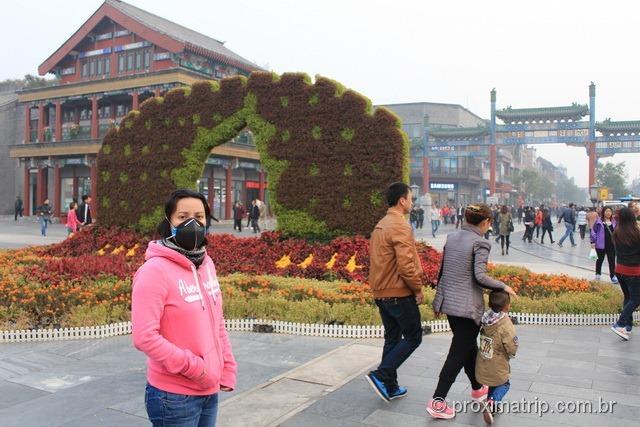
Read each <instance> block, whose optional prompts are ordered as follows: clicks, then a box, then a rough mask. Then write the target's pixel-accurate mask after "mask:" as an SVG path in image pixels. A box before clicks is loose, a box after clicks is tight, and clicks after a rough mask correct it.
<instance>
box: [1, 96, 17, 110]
mask: <svg viewBox="0 0 640 427" xmlns="http://www.w3.org/2000/svg"><path fill="white" fill-rule="evenodd" d="M17 100H18V95H16V94H15V92H0V107H4V106H5V105H7V104H11V103H12V102H15V101H17Z"/></svg>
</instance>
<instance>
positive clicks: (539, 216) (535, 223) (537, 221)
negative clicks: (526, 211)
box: [533, 208, 544, 240]
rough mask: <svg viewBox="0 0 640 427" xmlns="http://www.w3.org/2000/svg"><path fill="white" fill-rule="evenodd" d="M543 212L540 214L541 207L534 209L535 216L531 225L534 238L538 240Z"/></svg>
mask: <svg viewBox="0 0 640 427" xmlns="http://www.w3.org/2000/svg"><path fill="white" fill-rule="evenodd" d="M543 218H544V217H543V214H542V209H541V208H536V210H535V218H534V220H533V226H534V228H535V230H536V240H538V239H539V238H540V229H541V228H542V220H543Z"/></svg>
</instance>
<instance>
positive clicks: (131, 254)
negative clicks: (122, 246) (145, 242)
mask: <svg viewBox="0 0 640 427" xmlns="http://www.w3.org/2000/svg"><path fill="white" fill-rule="evenodd" d="M136 246H137V244H136ZM136 246H134V247H132V248H131V249H129V250H128V251H127V256H128V257H132V256H134V255H135V254H136Z"/></svg>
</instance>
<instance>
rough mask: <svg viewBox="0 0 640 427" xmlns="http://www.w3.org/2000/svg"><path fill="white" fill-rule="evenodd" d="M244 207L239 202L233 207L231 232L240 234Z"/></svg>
mask: <svg viewBox="0 0 640 427" xmlns="http://www.w3.org/2000/svg"><path fill="white" fill-rule="evenodd" d="M245 213H246V212H245V210H244V206H242V203H240V202H239V201H237V202H236V204H235V206H234V207H233V230H234V231H235V230H238V232H242V220H243V219H244V215H245Z"/></svg>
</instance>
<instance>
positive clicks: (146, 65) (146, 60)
mask: <svg viewBox="0 0 640 427" xmlns="http://www.w3.org/2000/svg"><path fill="white" fill-rule="evenodd" d="M149 65H151V52H149V51H148V50H145V51H144V68H145V69H148V68H149Z"/></svg>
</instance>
